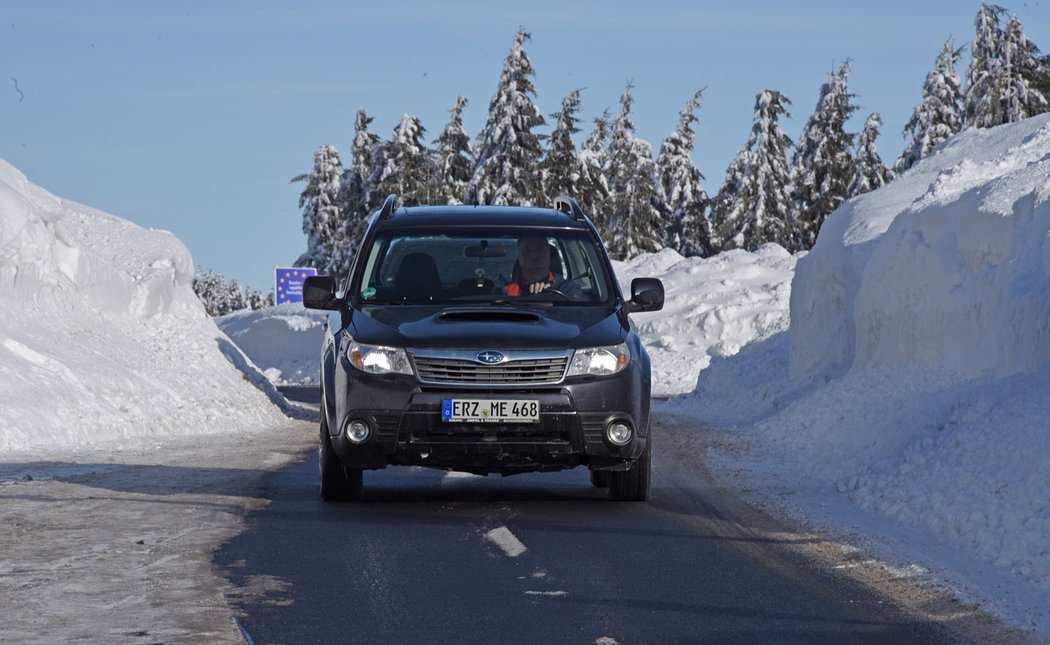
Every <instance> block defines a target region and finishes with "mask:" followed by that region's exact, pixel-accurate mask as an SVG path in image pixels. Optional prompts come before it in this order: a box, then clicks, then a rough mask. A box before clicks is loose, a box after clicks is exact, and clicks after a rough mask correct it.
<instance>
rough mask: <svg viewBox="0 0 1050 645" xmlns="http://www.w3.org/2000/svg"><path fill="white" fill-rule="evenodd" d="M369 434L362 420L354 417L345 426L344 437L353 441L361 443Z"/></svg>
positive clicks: (366, 425)
mask: <svg viewBox="0 0 1050 645" xmlns="http://www.w3.org/2000/svg"><path fill="white" fill-rule="evenodd" d="M369 434H371V430H370V429H369V427H368V424H367V423H365V422H364V421H360V420H358V419H354V420H353V421H351V422H350V425H348V426H346V438H347V439H349V440H350V441H351V442H353V443H363V442H364V441H365V439H368V435H369Z"/></svg>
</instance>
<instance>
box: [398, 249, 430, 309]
mask: <svg viewBox="0 0 1050 645" xmlns="http://www.w3.org/2000/svg"><path fill="white" fill-rule="evenodd" d="M394 289H395V291H396V293H397V295H398V297H400V298H412V299H416V298H430V297H432V296H435V295H437V293H438V292H439V291H440V290H441V274H439V273H438V268H437V264H435V262H434V258H432V257H430V255H429V254H427V253H409V254H408V255H406V256H405V257H404V258H402V259H401V265H400V266H398V268H397V275H395V276H394Z"/></svg>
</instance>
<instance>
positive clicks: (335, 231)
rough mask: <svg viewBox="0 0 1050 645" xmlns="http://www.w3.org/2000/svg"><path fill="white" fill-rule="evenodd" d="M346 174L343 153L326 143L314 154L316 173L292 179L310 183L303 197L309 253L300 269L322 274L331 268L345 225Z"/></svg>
mask: <svg viewBox="0 0 1050 645" xmlns="http://www.w3.org/2000/svg"><path fill="white" fill-rule="evenodd" d="M342 174H343V166H342V163H341V162H340V161H339V153H338V152H337V151H336V149H335V148H333V147H332V146H330V145H327V144H326V145H322V146H320V147H319V148H318V149H317V150H316V151H314V167H313V171H311V172H310V173H309V174H303V175H299V176H297V177H293V178H292V181H293V182H298V181H306V188H305V189H303V192H302V193H301V194H300V195H299V208H301V209H303V233H304V234H305V235H306V252H305V253H303V254H302V255H301V256H299V259H297V260H296V261H295V265H296V266H310V267H315V268H317V270H318V271H320V272H322V273H323V272H327V271H329V270H330V269H331V267H332V260H333V255H334V253H335V251H336V249H337V247H338V245H339V243H340V240H339V239H338V238H339V237H340V233H341V232H342V230H343V228H344V226H345V224H344V221H343V214H342V209H341V207H340V200H339V194H340V193H339V189H340V183H341V179H340V178H341V176H342Z"/></svg>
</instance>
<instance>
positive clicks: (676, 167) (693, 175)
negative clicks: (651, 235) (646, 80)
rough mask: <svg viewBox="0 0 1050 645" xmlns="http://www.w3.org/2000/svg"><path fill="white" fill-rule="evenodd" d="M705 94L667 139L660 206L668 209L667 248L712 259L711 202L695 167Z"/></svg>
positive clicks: (687, 107)
mask: <svg viewBox="0 0 1050 645" xmlns="http://www.w3.org/2000/svg"><path fill="white" fill-rule="evenodd" d="M702 94H703V90H700V91H699V92H697V93H695V94H693V96H692V97H690V99H689V102H688V103H686V105H685V108H684V109H683V110H682V111H681V113H680V118H679V120H678V127H676V128H675V129H674V131H673V132H672V133H671V134H670V135H668V137H667V138H666V139H664V142H663V144H662V145H661V146H660V156H659V157H658V158H657V160H656V168H657V174H658V176H659V185H658V187H659V189H660V202H661V203H662V204H663V205H664V208H665V218H666V220H667V222H668V224H667V237H666V239H665V240H664V245H665V246H669V247H671V248H673V249H675V250H677V251H678V252H679V253H681V254H682V255H685V256H691V255H702V256H707V255H710V254H711V253H712V251H713V249H712V246H711V226H710V223H709V222H708V219H707V215H706V211H707V207H708V203H709V202H710V199H709V198H708V196H707V193H705V192H704V189H703V187H702V186H701V185H700V182H701V181H703V179H704V176H703V175H702V174H700V170H699V169H697V167H696V166H695V165H694V164H693V158H692V154H693V149H694V148H695V147H696V132H695V131H693V124H694V123H696V122H697V120H698V119H697V117H696V110H697V108H698V107H699V106H700V98H701V96H702Z"/></svg>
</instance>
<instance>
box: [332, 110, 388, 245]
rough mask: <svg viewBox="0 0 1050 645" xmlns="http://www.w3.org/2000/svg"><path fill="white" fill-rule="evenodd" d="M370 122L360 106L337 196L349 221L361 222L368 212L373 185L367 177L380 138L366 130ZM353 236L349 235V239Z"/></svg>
mask: <svg viewBox="0 0 1050 645" xmlns="http://www.w3.org/2000/svg"><path fill="white" fill-rule="evenodd" d="M371 123H372V117H370V116H368V114H366V113H365V111H364V110H363V109H362V110H358V111H357V117H356V118H355V120H354V145H353V148H352V149H351V160H350V166H349V167H348V168H347V169H346V171H345V172H344V173H343V192H342V195H341V199H340V202H341V204H342V207H343V213H344V214H345V215H346V218H347V219H348V220H349V221H350V222H351V223H353V222H358V221H361V222H363V221H364V220H365V219H367V217H368V215H369V213H370V212H371V208H370V206H371V200H372V199H373V197H372V188H373V186H372V185H371V184H370V183H369V180H370V178H371V177H372V155H373V154H374V152H375V149H376V146H377V145H378V144H379V137H378V136H377V135H375V134H373V133H371V132H369V131H368V126H369V125H370V124H371ZM384 197H385V195H384ZM351 228H353V226H351ZM356 237H357V236H351V237H350V239H351V240H353V239H356Z"/></svg>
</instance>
